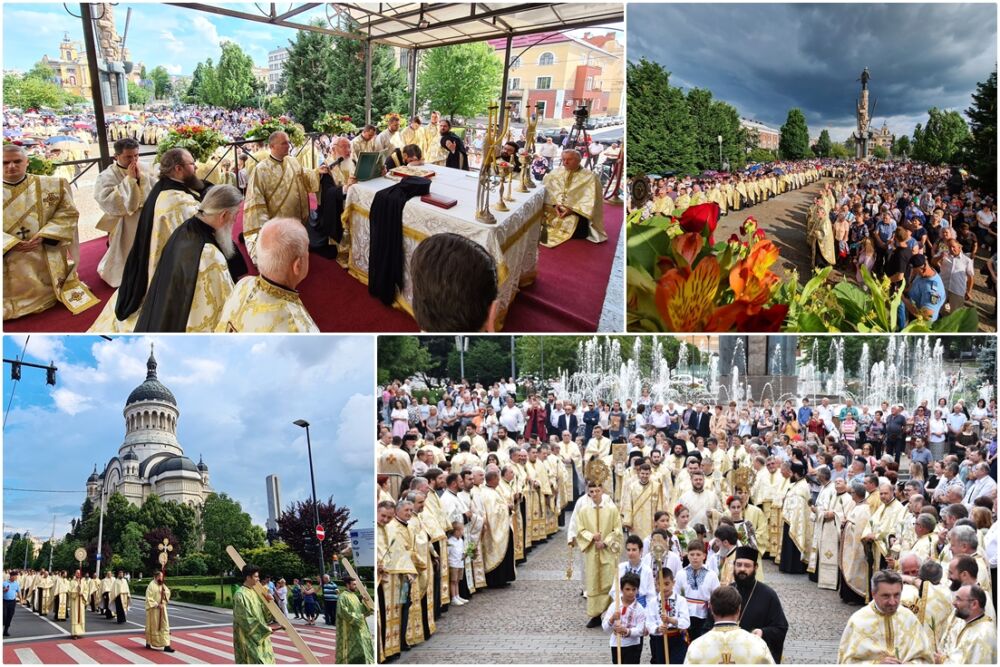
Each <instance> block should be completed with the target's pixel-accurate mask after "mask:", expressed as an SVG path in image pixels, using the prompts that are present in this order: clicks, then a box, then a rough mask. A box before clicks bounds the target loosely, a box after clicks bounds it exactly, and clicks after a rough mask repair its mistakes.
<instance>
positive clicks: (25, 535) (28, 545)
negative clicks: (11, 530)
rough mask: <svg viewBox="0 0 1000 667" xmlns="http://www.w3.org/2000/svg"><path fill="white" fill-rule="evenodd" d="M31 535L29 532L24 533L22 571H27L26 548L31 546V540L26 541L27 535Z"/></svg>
mask: <svg viewBox="0 0 1000 667" xmlns="http://www.w3.org/2000/svg"><path fill="white" fill-rule="evenodd" d="M30 534H31V531H30V530H26V531H24V567H23V568H21V569H22V570H27V569H28V547H30V546H31V540H29V539H28V535H30Z"/></svg>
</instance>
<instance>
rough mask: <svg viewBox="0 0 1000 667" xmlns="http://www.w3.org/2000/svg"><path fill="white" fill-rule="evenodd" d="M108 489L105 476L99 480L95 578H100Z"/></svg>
mask: <svg viewBox="0 0 1000 667" xmlns="http://www.w3.org/2000/svg"><path fill="white" fill-rule="evenodd" d="M107 491H108V479H107V476H105V478H104V480H103V481H102V482H101V508H100V512H101V513H100V515H99V517H100V518H99V519H98V521H97V550H96V551H95V552H94V560H96V561H97V565H96V566H95V567H94V572H95V573H96V574H97V580H98V581H100V579H101V540H102V539H103V537H104V498H105V496H106V495H107Z"/></svg>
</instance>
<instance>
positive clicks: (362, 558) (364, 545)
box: [350, 528, 375, 567]
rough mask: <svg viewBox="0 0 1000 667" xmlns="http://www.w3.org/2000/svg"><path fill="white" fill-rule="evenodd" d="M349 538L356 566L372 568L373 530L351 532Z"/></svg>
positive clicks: (373, 562) (373, 560)
mask: <svg viewBox="0 0 1000 667" xmlns="http://www.w3.org/2000/svg"><path fill="white" fill-rule="evenodd" d="M350 537H351V551H352V552H353V553H354V562H355V563H357V564H358V566H368V567H372V566H373V565H375V529H374V528H362V529H360V530H352V531H351V533H350Z"/></svg>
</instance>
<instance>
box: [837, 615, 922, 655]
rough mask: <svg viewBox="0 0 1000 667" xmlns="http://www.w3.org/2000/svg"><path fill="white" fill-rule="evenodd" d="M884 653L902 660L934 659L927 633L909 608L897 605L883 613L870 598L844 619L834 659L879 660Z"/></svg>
mask: <svg viewBox="0 0 1000 667" xmlns="http://www.w3.org/2000/svg"><path fill="white" fill-rule="evenodd" d="M886 656H892V657H894V658H896V659H897V660H899V661H900V662H903V663H923V664H929V663H932V662H934V655H933V651H932V649H931V646H930V642H929V641H928V639H927V633H925V632H924V631H923V629H922V628H921V627H920V621H918V620H917V617H916V616H915V615H914V614H913V612H911V611H910V610H909V609H907V608H906V607H903V606H902V605H900V606H899V607H897V608H896V613H894V614H892V615H887V614H883V613H882V612H881V611H879V609H878V607H877V606H876V605H875V603H874V602H870V603H868V604H867V605H866V606H864V607H862V608H861V609H859V610H858V611H856V612H854V614H852V615H851V618H850V619H848V621H847V626H846V627H845V628H844V633H843V634H842V635H841V637H840V648H839V650H838V651H837V663H838V664H857V663H864V662H869V663H870V662H879V661H881V660H882V658H885V657H886Z"/></svg>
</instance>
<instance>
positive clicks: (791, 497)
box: [779, 461, 813, 574]
mask: <svg viewBox="0 0 1000 667" xmlns="http://www.w3.org/2000/svg"><path fill="white" fill-rule="evenodd" d="M791 471H792V477H791V482H792V485H791V487H789V489H788V491H787V492H786V493H785V498H784V501H783V502H782V505H781V520H782V522H783V525H782V533H781V563H779V569H780V570H781V571H782V572H785V573H787V574H805V573H806V570H807V563H808V562H809V553H810V551H811V549H812V532H813V519H812V513H811V512H810V508H809V500H810V495H809V482H808V481H806V479H805V476H806V468H805V466H804V465H803V464H802V463H799V462H798V461H795V462H794V463H792V464H791Z"/></svg>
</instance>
